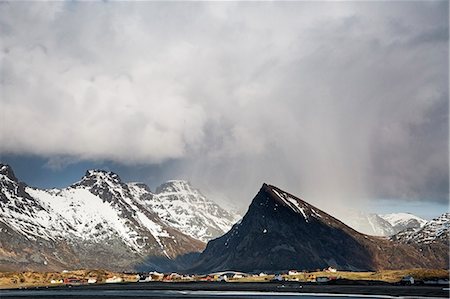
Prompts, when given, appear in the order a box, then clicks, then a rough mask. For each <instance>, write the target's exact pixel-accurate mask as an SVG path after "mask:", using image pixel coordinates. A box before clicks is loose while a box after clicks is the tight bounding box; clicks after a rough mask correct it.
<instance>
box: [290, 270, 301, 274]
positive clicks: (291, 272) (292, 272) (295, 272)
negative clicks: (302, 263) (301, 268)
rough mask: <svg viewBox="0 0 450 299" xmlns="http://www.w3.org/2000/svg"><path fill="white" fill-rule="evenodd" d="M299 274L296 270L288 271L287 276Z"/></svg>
mask: <svg viewBox="0 0 450 299" xmlns="http://www.w3.org/2000/svg"><path fill="white" fill-rule="evenodd" d="M298 274H300V272H298V271H297V270H289V272H288V275H298Z"/></svg>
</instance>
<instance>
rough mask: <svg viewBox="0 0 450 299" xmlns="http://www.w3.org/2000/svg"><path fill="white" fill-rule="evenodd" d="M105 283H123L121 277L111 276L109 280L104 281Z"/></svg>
mask: <svg viewBox="0 0 450 299" xmlns="http://www.w3.org/2000/svg"><path fill="white" fill-rule="evenodd" d="M105 282H106V283H121V282H123V278H122V277H117V276H113V277H110V278H107V279H106V280H105Z"/></svg>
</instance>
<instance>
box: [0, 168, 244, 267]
mask: <svg viewBox="0 0 450 299" xmlns="http://www.w3.org/2000/svg"><path fill="white" fill-rule="evenodd" d="M237 219H238V216H237V215H233V214H231V213H230V212H228V211H226V210H224V209H222V208H221V207H220V206H218V205H217V204H216V203H214V202H213V201H210V200H208V199H207V198H206V197H204V196H203V195H202V194H201V193H200V192H199V191H198V190H197V189H195V188H193V187H191V186H190V184H189V183H188V182H185V181H170V182H167V183H165V184H163V185H162V186H160V187H158V188H157V191H156V192H155V193H152V192H151V190H150V189H149V188H148V187H147V186H146V185H144V184H139V183H128V184H126V183H124V182H122V181H121V179H120V177H119V176H118V175H117V174H115V173H113V172H108V171H103V170H89V171H87V172H86V174H85V175H84V176H83V177H82V179H81V180H80V181H78V182H76V183H74V184H72V185H71V186H69V187H67V188H64V189H50V190H40V189H37V188H32V187H29V186H27V185H26V184H25V183H22V182H19V180H18V179H17V178H16V176H15V175H14V172H13V170H12V169H11V167H9V166H8V165H5V164H0V237H1V238H0V269H6V270H8V269H16V270H22V269H23V270H25V269H38V270H39V269H61V268H68V267H69V268H73V267H77V268H81V267H90V268H108V269H113V270H124V269H125V270H132V269H134V268H136V267H137V266H139V267H144V268H145V267H148V268H155V269H158V268H159V267H158V264H154V262H153V261H154V260H156V261H158V263H159V264H160V263H161V261H164V260H169V261H174V260H176V258H177V257H180V256H183V255H186V254H190V253H198V252H200V251H201V250H202V249H203V248H204V247H205V242H206V241H207V240H209V239H210V238H214V237H217V236H220V235H222V234H224V233H225V232H226V231H227V230H228V229H229V228H230V227H231V226H232V224H233V223H234V222H235V221H236V220H237ZM149 257H150V258H149Z"/></svg>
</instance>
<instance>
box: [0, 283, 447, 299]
mask: <svg viewBox="0 0 450 299" xmlns="http://www.w3.org/2000/svg"><path fill="white" fill-rule="evenodd" d="M428 297H434V298H449V291H448V288H442V287H426V286H392V285H376V286H373V285H372V286H355V285H352V286H345V285H333V286H332V285H300V284H291V285H287V284H286V285H284V284H269V283H264V284H254V283H245V284H242V283H241V284H215V283H206V284H202V283H190V284H189V283H187V284H184V283H145V284H138V283H133V284H119V285H95V286H74V287H67V286H63V287H55V288H39V289H15V290H0V299H3V298H8V299H11V298H37V299H62V298H82V299H87V298H93V299H106V298H112V299H119V298H124V299H125V298H126V299H130V298H139V299H143V298H237V299H239V298H242V299H249V298H255V299H263V298H264V299H266V298H300V299H308V298H315V299H320V298H336V299H340V298H355V299H358V298H428Z"/></svg>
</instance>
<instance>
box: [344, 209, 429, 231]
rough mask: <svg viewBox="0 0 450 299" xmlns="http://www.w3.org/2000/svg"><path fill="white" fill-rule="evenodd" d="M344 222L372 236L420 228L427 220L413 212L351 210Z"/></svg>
mask: <svg viewBox="0 0 450 299" xmlns="http://www.w3.org/2000/svg"><path fill="white" fill-rule="evenodd" d="M342 219H343V222H344V223H345V224H347V225H349V226H350V227H352V228H354V229H356V230H357V231H359V232H361V233H364V234H368V235H372V236H392V235H395V234H397V233H399V232H401V231H403V230H405V229H414V230H415V229H420V228H422V227H423V226H424V225H425V224H426V223H427V221H426V220H425V219H422V218H420V217H417V216H415V215H413V214H411V213H391V214H384V215H378V214H375V213H363V212H360V211H352V210H349V211H348V213H347V214H346V215H345V217H344V218H342Z"/></svg>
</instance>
